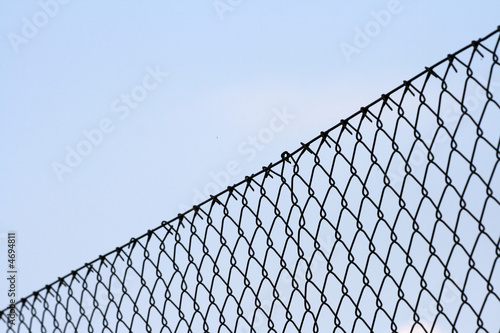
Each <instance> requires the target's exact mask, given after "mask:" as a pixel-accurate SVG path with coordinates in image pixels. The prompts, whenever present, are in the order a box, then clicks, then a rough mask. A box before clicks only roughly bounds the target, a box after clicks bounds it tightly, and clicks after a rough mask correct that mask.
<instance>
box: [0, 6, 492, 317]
mask: <svg viewBox="0 0 500 333" xmlns="http://www.w3.org/2000/svg"><path fill="white" fill-rule="evenodd" d="M63 3H64V4H63ZM228 3H233V4H234V5H228ZM387 13H389V15H387ZM499 13H500V2H498V1H475V2H472V1H439V2H438V1H405V0H401V1H357V2H348V1H314V2H313V1H248V0H241V1H234V0H233V1H232V2H231V1H228V0H224V1H222V0H221V1H212V0H198V1H106V2H103V1H68V0H65V1H62V0H60V1H59V2H56V0H42V1H27V0H26V1H17V2H15V1H2V2H1V3H0V17H1V19H0V54H1V56H0V57H1V59H2V61H1V62H0V73H1V75H0V106H1V108H0V135H1V138H0V156H2V162H1V163H0V184H1V187H0V188H1V190H0V237H1V238H0V240H1V241H2V244H4V243H5V237H6V232H7V231H16V232H17V236H18V251H19V254H18V264H19V281H18V289H19V293H20V294H21V295H27V294H29V293H31V292H32V291H34V290H35V289H39V288H41V287H43V286H44V285H45V284H47V283H50V282H52V281H53V280H55V279H56V278H57V277H58V276H63V275H65V274H67V273H68V272H69V271H70V270H72V269H75V268H78V267H80V266H81V265H82V264H83V263H85V262H88V261H91V260H93V259H94V258H96V257H97V256H98V255H100V254H103V253H105V252H108V251H110V250H112V249H114V248H115V247H116V246H119V245H122V244H124V243H126V242H127V241H128V240H129V239H130V238H131V237H134V236H138V235H140V234H143V233H144V232H145V231H146V230H147V229H150V228H152V227H155V226H157V225H158V224H159V223H160V222H161V221H162V220H169V219H170V218H172V217H174V216H176V215H177V213H179V212H180V210H185V209H186V208H187V207H190V206H192V205H193V203H197V202H200V201H202V200H203V199H204V197H205V195H206V193H205V192H211V193H215V192H218V191H219V190H220V189H222V186H223V187H226V186H227V185H228V184H233V183H236V182H238V181H240V180H241V179H243V177H244V176H246V175H249V174H251V173H253V172H256V171H258V170H260V168H261V166H263V165H267V164H269V163H270V162H274V161H276V160H278V159H279V156H280V154H281V152H283V151H285V150H289V151H292V150H295V149H296V148H297V147H298V146H299V143H300V142H301V141H302V142H305V141H308V140H309V139H310V138H312V137H313V136H316V135H317V134H318V133H319V132H320V131H321V130H324V129H326V128H329V127H331V126H333V125H335V124H336V123H337V122H338V121H339V120H340V119H342V118H344V117H346V116H348V115H350V114H352V113H353V112H355V111H357V110H358V109H359V107H361V106H363V105H366V104H368V103H370V102H371V101H372V100H375V99H376V98H377V97H378V96H380V94H382V93H385V92H387V91H389V90H391V89H392V88H393V87H395V86H397V85H399V84H400V83H401V82H402V81H403V80H405V79H408V78H410V77H412V76H414V75H415V74H417V73H419V72H420V71H422V70H423V69H424V67H425V66H429V65H432V64H434V63H435V62H437V61H439V60H441V59H442V58H444V57H445V56H446V55H447V54H448V53H451V52H454V51H456V50H458V49H459V48H461V47H463V46H465V45H466V44H468V43H470V41H472V40H473V39H477V38H479V37H483V36H484V35H486V34H487V33H489V32H491V31H492V30H494V29H495V28H496V26H497V25H498V24H500V21H499V20H498V18H499ZM374 22H375V23H374ZM377 27H378V28H377ZM360 31H362V32H364V33H363V35H364V37H363V36H361V33H360ZM366 32H368V33H369V34H370V35H371V36H368V35H366ZM360 36H361V37H360ZM77 154H78V155H77ZM75 155H77V156H75ZM83 155H85V156H83ZM223 175H229V176H223ZM218 183H219V184H218ZM3 246H4V245H2V248H3ZM2 251H4V250H2ZM1 255H2V256H3V255H4V254H3V252H2V254H1ZM2 261H3V259H2ZM2 265H3V264H2ZM2 267H3V266H2ZM0 281H2V282H1V283H0V286H2V288H1V290H4V289H3V286H4V285H2V284H5V281H4V279H2V280H0ZM6 300H7V297H6V295H5V294H4V293H3V292H2V294H1V295H0V303H1V304H6V303H5V302H6ZM0 307H2V308H3V306H1V305H0Z"/></svg>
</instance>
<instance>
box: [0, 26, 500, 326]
mask: <svg viewBox="0 0 500 333" xmlns="http://www.w3.org/2000/svg"><path fill="white" fill-rule="evenodd" d="M499 43H500V27H499V28H498V29H497V30H496V31H494V32H492V33H491V34H489V35H488V36H486V37H485V38H482V39H479V40H477V41H474V42H472V43H471V44H470V45H468V46H467V47H465V48H463V49H461V50H459V51H458V52H456V53H454V54H450V55H448V57H447V58H445V59H443V60H442V61H440V62H439V63H437V64H435V65H434V66H432V67H429V68H426V70H425V71H424V72H422V73H420V74H419V75H417V76H415V77H414V78H412V79H410V80H408V81H404V83H403V84H402V85H401V86H399V87H397V88H396V89H394V90H392V91H391V92H389V93H387V94H385V95H382V96H381V97H380V98H379V99H378V100H376V101H374V102H373V103H371V104H369V105H367V106H366V107H363V108H361V110H360V111H358V112H357V113H355V114H353V115H352V116H351V117H349V118H348V119H346V120H343V121H341V122H340V123H339V124H337V125H336V126H334V127H332V128H330V129H329V130H326V131H324V132H321V133H320V135H319V136H318V137H316V138H314V139H313V140H311V141H309V142H307V143H301V147H300V148H299V149H297V150H296V151H294V152H293V153H288V152H284V153H283V154H282V159H281V160H280V161H278V162H276V163H273V164H270V165H269V166H267V167H264V168H263V169H262V171H260V172H258V173H256V174H254V175H251V176H250V177H246V178H245V179H244V180H243V181H242V182H240V183H238V184H236V185H234V186H230V187H228V188H227V189H226V190H225V191H223V192H221V193H219V194H217V195H215V196H212V197H211V198H210V199H209V200H207V201H205V202H203V203H201V204H200V205H197V206H194V207H193V208H192V209H191V210H189V211H187V212H185V213H184V214H179V215H178V216H177V217H176V218H174V219H172V220H171V221H163V222H162V224H161V225H160V226H158V227H157V228H156V229H154V230H149V231H148V232H147V233H146V234H144V235H142V236H140V237H138V238H133V239H132V240H131V241H130V242H129V243H127V244H125V245H124V246H121V247H118V248H116V249H115V250H113V251H111V252H109V253H107V254H105V255H103V256H100V257H99V258H97V259H96V260H94V261H93V262H91V263H87V264H85V265H84V266H82V267H81V268H79V269H77V270H75V271H72V272H71V273H70V274H68V275H66V276H64V277H62V278H60V279H59V280H58V281H55V282H54V283H52V284H50V285H47V286H46V287H45V288H43V289H41V290H38V291H36V292H34V293H33V294H31V295H29V296H28V297H25V298H23V299H21V300H20V301H19V302H18V303H17V304H16V305H15V309H14V310H13V311H15V316H16V324H15V325H9V324H8V318H9V311H10V309H9V308H7V309H5V310H4V311H2V312H1V313H0V318H1V320H0V325H1V326H3V327H5V330H6V332H216V331H217V332H263V331H268V332H373V331H376V332H389V331H390V332H441V331H443V332H444V331H446V332H448V331H451V332H462V331H463V332H472V331H475V332H498V331H499V330H500V321H499V320H498V314H499V313H500V297H499V295H500V294H499V288H500V272H499V268H498V261H499V258H500V224H499V222H500V220H499V216H500V201H499V197H498V193H499V192H500V179H499V177H500V176H499V175H498V171H497V168H498V165H499V161H500V131H499V128H500V105H499V102H498V100H497V99H496V98H495V96H498V94H499V90H500V63H499V61H498V45H499Z"/></svg>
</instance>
